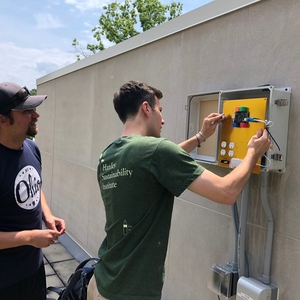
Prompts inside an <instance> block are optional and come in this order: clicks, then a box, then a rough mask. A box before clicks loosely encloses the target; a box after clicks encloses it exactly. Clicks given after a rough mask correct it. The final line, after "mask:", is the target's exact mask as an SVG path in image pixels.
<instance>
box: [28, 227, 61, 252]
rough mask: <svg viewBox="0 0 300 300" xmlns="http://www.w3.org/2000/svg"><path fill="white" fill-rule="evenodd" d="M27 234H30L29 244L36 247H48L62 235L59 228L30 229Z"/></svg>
mask: <svg viewBox="0 0 300 300" xmlns="http://www.w3.org/2000/svg"><path fill="white" fill-rule="evenodd" d="M27 234H28V236H29V242H28V244H29V245H30V246H33V247H35V248H46V247H48V246H50V245H52V244H54V243H55V241H56V240H57V239H58V237H59V236H60V234H59V232H58V231H57V230H49V229H46V230H40V229H35V230H30V231H27Z"/></svg>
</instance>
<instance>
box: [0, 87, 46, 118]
mask: <svg viewBox="0 0 300 300" xmlns="http://www.w3.org/2000/svg"><path fill="white" fill-rule="evenodd" d="M46 98H47V96H46V95H37V96H31V95H30V92H29V90H28V89H27V87H26V86H24V87H21V86H19V85H17V84H15V83H13V82H2V83H0V114H5V113H8V112H9V111H10V110H12V109H18V110H26V109H32V108H35V107H37V106H39V105H40V104H42V102H43V101H44V100H45V99H46Z"/></svg>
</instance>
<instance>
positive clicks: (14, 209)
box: [0, 139, 42, 288]
mask: <svg viewBox="0 0 300 300" xmlns="http://www.w3.org/2000/svg"><path fill="white" fill-rule="evenodd" d="M41 186H42V176H41V155H40V151H39V149H38V147H37V145H36V144H35V143H34V142H33V141H31V140H29V139H27V140H25V141H24V143H23V149H22V150H12V149H9V148H6V147H4V146H3V145H1V144H0V231H2V232H13V231H22V230H32V229H41V228H42V210H41ZM41 263H42V251H41V249H38V248H35V247H32V246H21V247H15V248H9V249H2V250H0V266H1V267H0V288H4V287H7V286H10V285H12V284H14V283H16V282H19V281H20V280H22V279H25V278H27V277H28V276H30V275H32V274H33V273H34V272H35V271H37V270H38V268H39V267H40V265H41Z"/></svg>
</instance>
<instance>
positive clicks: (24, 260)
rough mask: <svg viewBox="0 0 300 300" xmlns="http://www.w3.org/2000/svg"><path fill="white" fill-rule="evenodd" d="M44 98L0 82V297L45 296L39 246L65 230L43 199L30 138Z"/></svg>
mask: <svg viewBox="0 0 300 300" xmlns="http://www.w3.org/2000/svg"><path fill="white" fill-rule="evenodd" d="M46 98H47V96H31V95H30V93H29V91H28V89H27V88H26V87H23V88H22V87H21V86H19V85H17V84H14V83H11V82H4V83H0V299H5V300H17V299H25V300H43V299H46V278H45V270H44V264H43V255H42V251H41V248H44V247H48V246H49V245H51V244H53V243H54V242H55V241H56V240H57V239H58V237H59V236H60V235H62V234H63V233H64V232H65V222H64V220H62V219H59V218H57V217H55V216H53V215H52V213H51V211H50V209H49V207H48V205H47V202H46V199H45V196H44V194H43V192H42V176H41V169H42V168H41V155H40V151H39V149H38V147H37V145H36V144H35V143H34V142H33V141H32V140H30V139H28V137H32V136H35V135H36V134H37V132H38V128H37V125H36V122H37V120H38V117H39V114H38V113H37V112H36V110H35V108H36V107H37V106H39V105H40V104H41V103H42V102H43V101H44V100H45V99H46ZM42 221H44V223H45V225H46V227H47V228H48V229H46V230H43V229H42Z"/></svg>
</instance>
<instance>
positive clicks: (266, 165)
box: [256, 155, 272, 168]
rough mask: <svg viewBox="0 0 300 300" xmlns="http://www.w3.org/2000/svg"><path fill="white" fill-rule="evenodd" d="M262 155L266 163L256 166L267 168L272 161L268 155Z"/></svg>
mask: <svg viewBox="0 0 300 300" xmlns="http://www.w3.org/2000/svg"><path fill="white" fill-rule="evenodd" d="M263 157H264V158H265V159H266V160H267V161H268V164H265V165H260V164H256V166H259V167H263V168H267V167H269V166H270V165H271V164H272V162H271V160H270V158H269V157H268V156H266V155H264V156H263Z"/></svg>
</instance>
